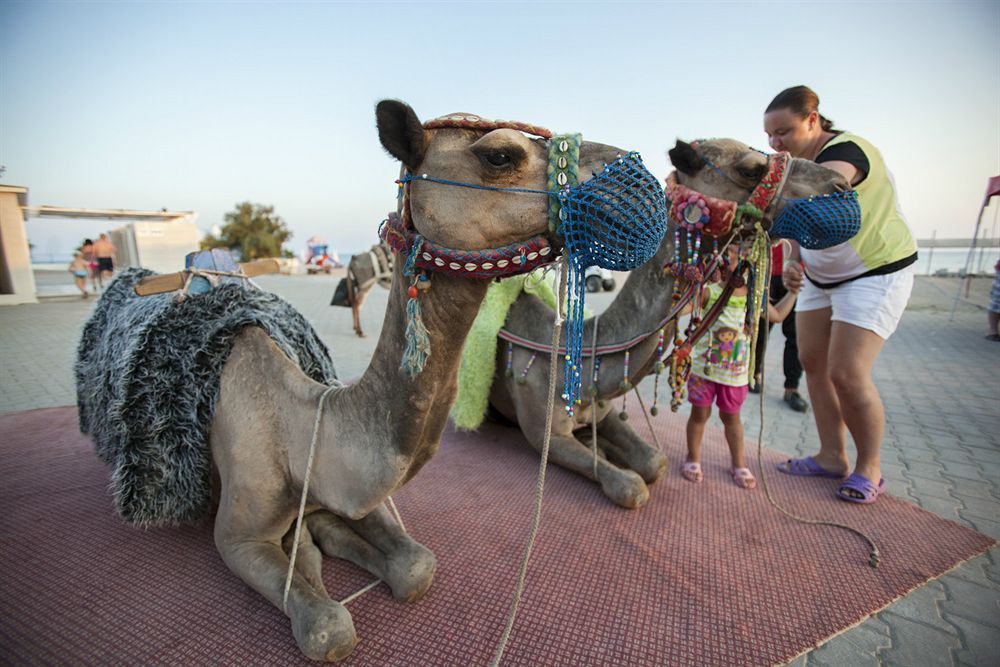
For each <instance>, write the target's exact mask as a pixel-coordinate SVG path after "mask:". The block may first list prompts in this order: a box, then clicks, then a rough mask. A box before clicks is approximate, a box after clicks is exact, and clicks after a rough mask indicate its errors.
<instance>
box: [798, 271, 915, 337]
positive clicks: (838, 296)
mask: <svg viewBox="0 0 1000 667" xmlns="http://www.w3.org/2000/svg"><path fill="white" fill-rule="evenodd" d="M912 290H913V267H912V266H908V267H906V268H905V269H901V270H899V271H896V272H895V273H887V274H886V275H884V276H868V277H866V278H858V279H857V280H852V281H851V282H849V283H844V284H843V285H840V286H839V287H834V288H831V289H823V288H821V287H816V286H815V285H813V284H812V283H811V282H809V279H808V278H806V279H805V284H803V286H802V291H801V292H799V298H798V301H797V302H796V303H795V310H796V311H797V312H806V311H809V310H819V309H821V308H832V310H833V312H832V314H831V315H830V320H831V321H833V322H846V323H847V324H853V325H854V326H856V327H861V328H862V329H868V330H869V331H874V332H875V333H876V334H878V335H879V336H880V337H881V338H883V339H885V340H889V336H891V335H892V332H893V331H895V330H896V325H897V324H899V318H901V317H902V316H903V310H904V309H905V308H906V302H907V301H909V300H910V292H911V291H912Z"/></svg>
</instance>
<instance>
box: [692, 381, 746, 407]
mask: <svg viewBox="0 0 1000 667" xmlns="http://www.w3.org/2000/svg"><path fill="white" fill-rule="evenodd" d="M748 391H749V389H748V388H747V385H743V386H741V387H732V386H730V385H728V384H719V383H718V382H713V381H712V380H706V379H705V378H703V377H698V376H697V375H692V376H691V377H690V378H688V401H690V402H691V405H696V406H698V407H699V408H710V407H712V400H713V399H714V400H715V402H716V405H718V406H719V412H739V411H740V408H742V407H743V401H745V400H747V392H748Z"/></svg>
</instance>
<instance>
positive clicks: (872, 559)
mask: <svg viewBox="0 0 1000 667" xmlns="http://www.w3.org/2000/svg"><path fill="white" fill-rule="evenodd" d="M764 278H765V281H766V283H767V284H770V282H771V261H770V257H769V258H768V262H767V272H766V276H764ZM765 314H766V311H765ZM766 353H767V333H766V331H765V333H764V342H763V343H762V346H761V354H760V357H761V364H760V426H759V427H758V431H757V467H758V468H759V469H760V483H761V485H762V486H763V487H764V495H765V496H767V501H768V502H769V503H771V505H772V506H773V507H774V508H775V509H776V510H778V511H779V512H781V513H782V514H784V515H785V516H788V517H790V518H792V519H794V520H795V521H798V522H800V523H805V524H810V525H813V526H832V527H833V528H841V529H843V530H847V531H850V532H852V533H854V534H855V535H857V536H858V537H860V538H861V539H863V540H864V541H865V542H867V543H868V564H869V565H870V566H872V567H873V568H877V567H878V565H879V562H880V560H881V556H880V555H879V550H878V546H877V545H876V544H875V540H873V539H872V538H871V537H869V536H868V535H867V534H866V533H865V532H864V531H862V530H859V529H857V528H853V527H851V526H848V525H845V524H842V523H837V522H836V521H826V520H822V519H807V518H806V517H803V516H799V515H797V514H793V513H792V512H789V511H788V510H786V509H785V508H784V507H782V506H781V505H779V504H778V503H777V501H775V500H774V498H773V497H772V496H771V488H770V487H769V486H768V485H767V477H766V476H765V474H764V386H765V385H764V372H765V368H764V367H765V365H766V364H765V363H764V361H763V360H765V359H766V358H767V355H766ZM752 370H753V369H752V368H751V371H752Z"/></svg>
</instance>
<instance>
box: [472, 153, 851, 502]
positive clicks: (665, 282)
mask: <svg viewBox="0 0 1000 667" xmlns="http://www.w3.org/2000/svg"><path fill="white" fill-rule="evenodd" d="M669 155H670V159H671V161H672V162H673V165H674V167H675V168H676V169H677V178H678V181H679V182H680V183H681V184H682V185H685V186H687V187H689V188H691V189H693V190H697V191H698V192H701V193H704V194H707V195H709V196H712V197H717V198H720V199H728V200H731V201H736V202H743V201H746V200H747V197H748V196H749V195H750V193H751V191H752V190H753V189H754V188H755V186H756V185H757V183H758V181H760V179H761V178H762V177H763V176H764V175H765V173H766V171H767V166H768V161H767V158H766V156H765V155H764V154H762V153H759V152H757V151H754V150H752V149H750V148H749V147H747V146H746V145H744V144H742V143H739V142H737V141H733V140H729V139H717V140H711V141H703V142H700V143H699V144H697V150H696V149H695V148H694V147H693V146H692V145H691V144H687V143H685V142H682V141H678V142H677V144H676V145H675V147H674V148H672V149H671V150H670V151H669ZM708 163H711V164H712V165H715V166H716V167H718V168H719V169H715V168H713V167H712V166H710V165H709V164H708ZM787 169H788V172H787V173H788V176H787V180H786V182H785V184H784V190H783V192H782V195H783V197H782V198H780V199H776V200H775V202H774V204H773V205H772V207H771V208H770V209H769V210H767V211H765V212H764V214H765V216H764V224H765V228H766V226H768V225H770V221H771V220H773V218H775V217H776V216H777V215H778V214H779V213H780V211H781V209H782V207H783V206H784V199H785V198H801V197H807V196H811V195H817V194H825V193H830V192H838V191H842V190H846V189H847V187H848V186H847V183H846V182H845V181H844V179H843V178H842V177H839V176H838V175H837V173H836V172H834V171H831V170H829V169H826V168H824V167H821V166H819V165H816V164H814V163H813V162H810V161H808V160H801V159H792V160H791V162H790V164H789V166H788V168H787ZM719 170H721V171H723V172H725V175H721V174H720V173H719ZM671 224H673V221H671ZM748 231H749V230H744V231H742V232H740V233H741V234H746V233H748ZM673 252H674V234H673V233H672V230H671V231H668V232H667V234H666V235H665V236H664V237H663V241H662V242H661V244H660V248H659V250H658V252H657V254H656V256H655V257H653V259H652V260H650V261H649V262H648V263H646V264H645V265H643V266H642V267H640V268H639V269H636V270H635V271H632V273H631V274H630V275H629V277H628V280H627V281H626V282H625V284H624V285H623V286H622V289H621V291H620V292H619V294H618V295H617V297H616V298H615V300H614V301H613V302H612V303H611V304H610V306H609V307H608V308H607V310H606V311H605V312H604V313H603V314H601V315H600V316H599V318H590V319H589V320H587V321H586V322H585V325H584V327H585V328H584V336H583V340H584V370H583V372H582V377H583V378H585V380H584V386H585V390H584V391H583V392H582V394H583V404H582V405H580V406H578V407H577V408H576V409H575V410H574V414H573V415H572V416H570V415H568V414H567V413H566V411H564V410H562V409H556V410H554V411H553V421H552V429H551V442H550V445H549V447H550V449H549V460H550V461H551V462H553V463H556V464H558V465H560V466H562V467H564V468H567V469H569V470H572V471H573V472H575V473H577V474H579V475H582V476H584V477H586V478H587V479H590V480H592V481H597V482H599V483H600V485H601V490H602V491H603V492H604V494H605V495H606V496H607V497H608V498H609V499H610V500H611V501H612V502H614V503H615V504H616V505H620V506H621V507H625V508H638V507H641V506H642V505H644V504H645V503H646V502H647V500H648V499H649V489H648V487H647V484H651V483H653V482H655V481H656V480H657V479H659V478H660V476H661V475H663V473H664V471H665V469H666V465H667V460H666V457H664V455H663V454H662V453H661V452H660V451H659V450H658V449H656V448H654V447H651V446H650V445H649V444H647V443H646V442H645V441H644V440H643V439H642V438H641V437H640V436H639V435H638V434H637V433H636V432H635V431H634V430H633V429H632V428H631V427H630V426H629V425H628V423H626V422H625V421H623V420H622V419H620V418H619V416H618V414H617V412H614V411H613V408H612V404H611V399H613V398H615V397H617V396H621V395H622V393H623V391H624V390H623V388H622V380H623V378H624V374H625V370H626V363H629V365H628V378H627V380H628V381H629V382H630V383H631V384H632V385H635V384H637V383H638V382H639V381H640V380H642V378H644V377H646V376H647V375H649V374H650V373H651V372H653V371H654V368H655V364H656V362H657V361H658V357H657V355H656V352H657V347H658V345H659V339H658V332H659V331H660V329H659V325H660V324H661V322H662V321H663V319H664V318H665V316H666V315H667V314H668V312H669V310H670V308H671V295H672V292H673V286H674V277H673V275H671V274H670V273H669V272H667V271H664V270H663V267H664V264H665V263H666V262H667V261H668V260H669V259H670V258H671V257H672V256H673ZM553 320H554V313H553V312H552V310H551V309H550V308H548V307H547V306H546V305H545V304H544V303H542V301H540V300H539V299H538V298H537V297H535V296H532V295H529V294H522V295H521V296H520V297H519V298H518V299H517V301H515V303H514V304H513V306H512V307H511V309H510V311H509V312H508V314H507V320H506V322H505V325H504V328H505V330H506V331H508V332H510V333H512V334H514V335H516V336H517V337H519V338H521V339H527V340H531V341H549V340H551V337H552V333H551V332H552V327H553ZM674 324H675V322H669V323H668V324H667V325H666V328H665V336H664V338H665V344H669V342H670V340H671V338H672V336H673V331H674ZM595 326H597V339H596V341H597V347H598V348H600V347H602V346H610V345H612V344H614V343H619V342H624V341H631V340H634V339H636V338H637V337H641V340H640V341H639V342H637V343H635V344H634V345H632V346H631V348H629V350H628V352H629V359H630V362H626V357H625V351H620V352H617V353H610V354H605V355H601V356H600V367H599V374H598V381H597V384H596V389H597V393H596V397H594V398H591V395H590V394H589V393H588V392H587V391H586V388H587V387H588V385H589V384H590V378H591V377H592V373H593V364H592V361H591V358H590V355H589V353H588V352H587V350H588V349H589V348H590V346H591V340H592V337H593V335H594V327H595ZM498 343H499V344H498V346H497V366H496V367H497V368H498V369H500V368H504V365H505V364H506V355H507V342H506V341H505V340H502V339H501V340H499V341H498ZM531 355H532V351H531V350H529V349H526V348H524V347H520V346H518V345H514V347H513V360H512V361H513V363H512V368H513V369H514V372H513V374H512V377H507V376H506V374H505V373H503V372H499V373H497V374H496V375H495V376H494V381H493V385H492V388H491V390H490V397H489V401H490V405H491V406H492V407H493V408H494V409H495V410H497V411H498V412H499V414H500V415H501V416H502V417H504V418H505V419H507V420H509V421H511V422H513V423H516V424H517V425H518V426H519V427H520V428H521V431H522V432H523V433H524V436H525V438H526V439H527V441H528V443H529V444H530V445H531V446H532V447H533V448H534V449H536V450H539V451H540V450H541V447H542V443H543V441H544V436H545V419H546V407H547V406H546V403H547V399H546V397H547V395H548V394H547V390H548V380H547V379H548V377H549V356H548V355H547V354H538V355H537V356H536V358H535V360H534V361H533V362H532V365H531V369H530V373H528V374H527V375H526V376H524V377H523V379H522V378H521V375H522V374H521V372H520V370H519V369H523V368H525V366H526V364H528V362H529V359H530V358H531ZM560 365H562V364H560ZM558 375H559V377H562V370H561V369H560V370H559V373H558ZM595 410H596V415H595V414H593V411H595ZM594 419H596V424H597V449H598V460H597V466H596V478H595V473H594V471H595V467H594V460H593V458H594V457H593V452H592V450H591V444H590V443H591V437H592V434H591V432H590V429H589V425H590V424H591V422H592V420H594ZM581 427H583V428H581ZM578 429H579V430H578Z"/></svg>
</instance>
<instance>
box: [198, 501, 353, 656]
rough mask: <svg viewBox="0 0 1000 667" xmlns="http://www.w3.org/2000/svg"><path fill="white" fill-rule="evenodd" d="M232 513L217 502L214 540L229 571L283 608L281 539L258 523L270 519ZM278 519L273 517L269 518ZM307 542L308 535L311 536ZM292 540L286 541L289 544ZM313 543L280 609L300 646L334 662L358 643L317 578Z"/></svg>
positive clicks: (341, 611)
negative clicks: (250, 517)
mask: <svg viewBox="0 0 1000 667" xmlns="http://www.w3.org/2000/svg"><path fill="white" fill-rule="evenodd" d="M260 519H261V517H259V516H254V517H253V520H247V519H246V518H244V517H239V516H234V512H232V511H230V510H229V504H228V503H227V502H225V500H223V502H222V503H220V507H219V514H218V516H217V517H216V521H215V544H216V547H217V548H218V550H219V554H221V556H222V560H223V561H224V562H225V563H226V565H227V566H228V567H229V569H230V570H232V572H233V573H234V574H236V576H238V577H239V578H240V579H242V580H243V581H244V582H246V584H247V585H248V586H250V587H251V588H253V589H254V590H255V591H257V592H258V593H260V594H261V595H263V596H264V597H265V598H267V599H268V600H270V601H271V603H272V604H273V605H275V606H276V607H278V609H282V596H283V593H284V586H285V576H286V574H287V572H288V562H289V561H288V556H287V555H286V554H285V551H284V550H283V549H282V546H281V538H270V539H269V538H268V537H266V535H267V532H268V531H266V530H262V526H266V525H268V523H270V525H275V524H274V521H271V522H266V523H261V521H260ZM271 519H273V520H275V521H276V520H278V519H279V518H278V517H271ZM310 542H311V540H310ZM290 546H291V545H289V547H290ZM314 550H315V547H313V551H310V549H309V548H308V546H307V547H306V550H305V553H304V554H303V553H301V552H300V554H299V556H298V557H299V558H301V557H303V556H304V557H305V562H304V563H303V564H301V566H300V564H299V563H298V562H296V568H295V573H294V574H293V576H292V582H291V587H290V588H289V590H288V603H287V606H286V607H285V609H283V611H284V612H285V613H286V615H287V616H288V618H289V619H290V620H291V625H292V634H293V635H294V636H295V641H296V643H297V644H298V646H299V649H300V650H301V651H302V653H304V654H305V655H306V656H307V657H309V658H311V659H313V660H326V661H335V660H340V659H341V658H343V657H345V656H347V655H348V654H349V653H350V652H351V651H352V650H353V649H354V646H355V644H357V642H358V639H357V634H356V633H355V631H354V622H353V621H352V620H351V614H350V613H349V612H348V611H347V609H346V608H345V607H344V606H343V605H342V604H340V603H339V602H336V601H334V600H331V599H330V596H329V595H328V594H327V592H326V589H325V588H323V585H322V581H321V580H319V581H318V584H319V585H318V586H317V585H315V584H316V583H317V577H318V574H319V573H318V572H317V571H316V564H315V559H316V555H317V554H316V553H315V551H314Z"/></svg>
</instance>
